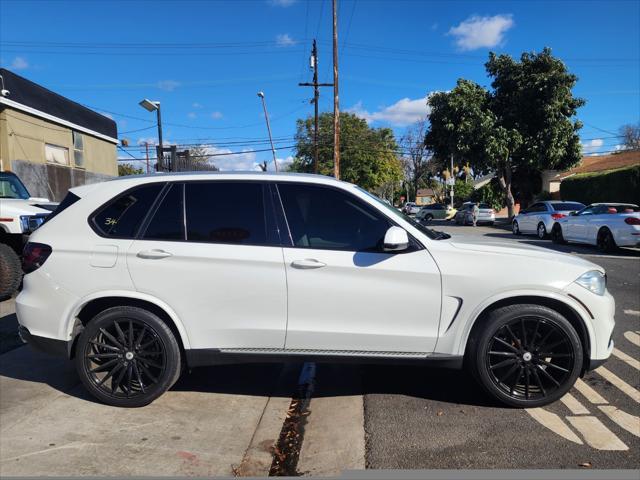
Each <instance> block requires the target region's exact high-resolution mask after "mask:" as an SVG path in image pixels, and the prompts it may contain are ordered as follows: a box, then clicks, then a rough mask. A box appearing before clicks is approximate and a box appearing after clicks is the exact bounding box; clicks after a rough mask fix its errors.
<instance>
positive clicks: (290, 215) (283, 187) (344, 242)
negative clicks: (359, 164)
mask: <svg viewBox="0 0 640 480" xmlns="http://www.w3.org/2000/svg"><path fill="white" fill-rule="evenodd" d="M278 190H279V192H280V196H281V198H282V204H283V206H284V210H285V214H286V216H287V223H288V224H289V229H290V230H291V237H292V239H293V243H294V246H296V247H303V248H304V247H306V248H318V249H328V250H347V251H355V252H357V251H379V250H380V247H381V245H382V241H383V240H384V234H385V233H386V231H387V229H388V228H389V227H390V226H391V224H390V222H389V221H388V220H387V219H386V218H384V217H383V216H381V215H380V214H378V213H377V212H375V211H374V210H373V209H370V208H369V207H368V206H366V205H365V204H364V203H362V202H361V201H360V200H358V199H357V198H356V197H354V196H353V195H349V194H348V193H343V192H340V191H337V190H334V189H331V188H326V187H321V186H315V185H298V184H290V183H289V184H287V183H282V184H279V185H278Z"/></svg>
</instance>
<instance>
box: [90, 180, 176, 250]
mask: <svg viewBox="0 0 640 480" xmlns="http://www.w3.org/2000/svg"><path fill="white" fill-rule="evenodd" d="M163 186H164V184H162V183H152V184H148V185H143V186H140V187H138V188H134V189H133V190H130V191H129V192H127V193H125V194H123V195H120V196H119V197H116V199H115V200H113V201H111V202H110V203H108V204H107V205H106V206H105V207H103V208H102V209H101V210H100V211H99V212H98V213H97V214H96V215H94V217H93V222H94V225H95V226H96V228H97V229H98V230H99V231H100V232H101V233H102V234H104V235H106V236H109V237H120V238H133V237H135V235H136V232H137V230H138V227H139V226H140V224H141V223H142V220H143V219H144V217H145V216H146V214H147V212H148V211H149V210H151V207H152V206H153V202H154V201H155V199H156V197H157V196H158V194H159V193H160V190H162V187H163Z"/></svg>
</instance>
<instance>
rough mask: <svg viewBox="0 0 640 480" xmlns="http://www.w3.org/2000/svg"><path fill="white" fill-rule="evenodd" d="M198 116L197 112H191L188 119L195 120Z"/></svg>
mask: <svg viewBox="0 0 640 480" xmlns="http://www.w3.org/2000/svg"><path fill="white" fill-rule="evenodd" d="M197 116H198V115H197V114H196V112H189V113H187V117H189V118H191V119H194V118H196V117H197Z"/></svg>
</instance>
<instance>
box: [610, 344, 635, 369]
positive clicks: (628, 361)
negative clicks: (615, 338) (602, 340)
mask: <svg viewBox="0 0 640 480" xmlns="http://www.w3.org/2000/svg"><path fill="white" fill-rule="evenodd" d="M611 353H612V354H613V355H614V356H616V357H618V358H619V359H620V360H622V361H623V362H625V363H626V364H628V365H631V366H632V367H633V368H635V369H636V370H640V361H638V360H636V359H635V358H633V357H630V356H629V355H627V354H626V353H624V352H622V351H620V350H618V349H617V348H614V349H613V351H612V352H611Z"/></svg>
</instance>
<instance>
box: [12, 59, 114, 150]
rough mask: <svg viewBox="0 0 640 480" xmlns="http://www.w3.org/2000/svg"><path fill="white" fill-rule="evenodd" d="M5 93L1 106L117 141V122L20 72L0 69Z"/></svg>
mask: <svg viewBox="0 0 640 480" xmlns="http://www.w3.org/2000/svg"><path fill="white" fill-rule="evenodd" d="M0 75H1V76H2V80H3V83H4V88H5V89H6V90H8V91H9V94H8V95H7V96H0V105H3V106H7V107H10V108H11V107H13V108H16V109H18V110H22V111H24V112H26V113H29V114H31V115H34V116H36V117H40V118H44V119H46V120H49V121H52V122H57V123H60V124H62V125H66V126H69V127H70V128H74V127H75V126H78V127H81V129H83V130H85V131H86V132H87V133H89V134H96V136H98V137H100V136H104V137H108V139H110V140H115V141H117V137H118V130H117V127H116V122H114V121H113V120H112V119H110V118H108V117H105V116H104V115H101V114H99V113H97V112H94V111H93V110H91V109H89V108H87V107H84V106H82V105H80V104H79V103H76V102H74V101H73V100H69V99H68V98H66V97H63V96H62V95H59V94H57V93H55V92H52V91H51V90H48V89H46V88H44V87H42V86H41V85H38V84H37V83H34V82H32V81H30V80H27V79H26V78H24V77H21V76H20V75H16V74H15V73H13V72H11V71H9V70H7V69H5V68H0Z"/></svg>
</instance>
